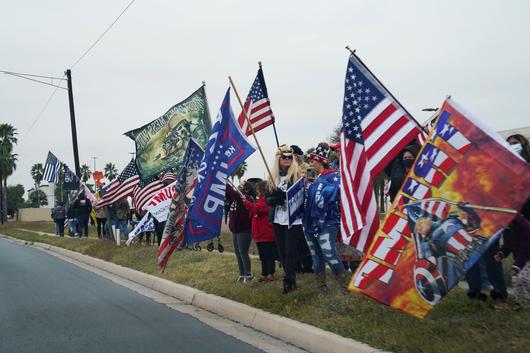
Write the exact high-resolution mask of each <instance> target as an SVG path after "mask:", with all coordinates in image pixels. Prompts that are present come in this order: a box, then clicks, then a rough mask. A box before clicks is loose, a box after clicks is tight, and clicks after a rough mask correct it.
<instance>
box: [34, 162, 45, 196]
mask: <svg viewBox="0 0 530 353" xmlns="http://www.w3.org/2000/svg"><path fill="white" fill-rule="evenodd" d="M43 176H44V167H43V166H42V163H36V164H34V165H33V167H31V177H32V178H33V181H34V182H35V190H37V189H38V188H39V186H40V183H41V182H42V178H43Z"/></svg>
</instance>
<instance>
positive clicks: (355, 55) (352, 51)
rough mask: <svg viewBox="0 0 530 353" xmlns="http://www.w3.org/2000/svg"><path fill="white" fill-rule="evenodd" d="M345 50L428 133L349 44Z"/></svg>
mask: <svg viewBox="0 0 530 353" xmlns="http://www.w3.org/2000/svg"><path fill="white" fill-rule="evenodd" d="M346 50H347V51H349V52H350V53H351V55H353V56H354V57H355V59H357V60H359V62H360V63H361V65H362V66H363V67H364V68H365V69H366V71H368V72H369V73H370V75H372V77H373V78H374V79H375V80H376V81H377V83H379V84H380V85H381V87H383V88H384V89H385V91H387V93H388V94H389V95H390V97H392V98H393V99H394V100H395V101H396V103H397V104H399V106H400V107H401V108H403V110H404V111H405V113H407V114H408V116H410V118H411V119H412V120H414V122H415V123H416V125H418V127H419V128H420V130H422V131H423V132H424V133H425V134H427V135H429V131H426V130H425V128H424V127H423V125H421V124H420V123H419V122H418V121H417V120H416V119H414V117H413V116H412V114H410V113H409V112H408V110H407V109H406V108H405V107H404V106H403V104H401V102H400V101H398V100H397V98H396V97H394V95H393V94H392V93H391V92H390V91H389V90H388V89H387V88H386V87H385V85H383V82H381V81H379V79H378V78H377V76H375V75H374V73H373V72H372V71H370V69H369V68H368V66H366V64H365V63H364V62H363V61H362V60H361V58H359V57H358V56H357V54H355V50H351V49H350V47H349V46H346Z"/></svg>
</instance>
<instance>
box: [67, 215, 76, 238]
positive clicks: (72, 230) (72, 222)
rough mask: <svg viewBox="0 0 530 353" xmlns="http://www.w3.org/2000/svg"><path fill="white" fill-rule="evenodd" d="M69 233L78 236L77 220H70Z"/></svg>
mask: <svg viewBox="0 0 530 353" xmlns="http://www.w3.org/2000/svg"><path fill="white" fill-rule="evenodd" d="M68 232H69V234H70V235H76V234H77V218H69V219H68Z"/></svg>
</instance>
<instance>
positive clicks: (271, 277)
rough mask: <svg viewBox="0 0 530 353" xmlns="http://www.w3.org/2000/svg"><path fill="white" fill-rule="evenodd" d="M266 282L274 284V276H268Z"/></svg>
mask: <svg viewBox="0 0 530 353" xmlns="http://www.w3.org/2000/svg"><path fill="white" fill-rule="evenodd" d="M267 281H269V282H276V277H274V275H268V276H267Z"/></svg>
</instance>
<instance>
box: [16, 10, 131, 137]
mask: <svg viewBox="0 0 530 353" xmlns="http://www.w3.org/2000/svg"><path fill="white" fill-rule="evenodd" d="M135 1H136V0H131V2H129V4H128V5H127V6H126V7H125V8H124V9H123V11H122V12H121V13H120V14H119V15H118V17H116V19H115V20H114V21H112V23H111V24H110V26H108V27H107V29H105V31H104V32H103V33H101V35H100V36H99V37H98V38H97V39H96V40H95V41H94V43H92V45H91V46H90V47H89V48H88V49H87V50H85V52H84V53H83V54H82V55H81V56H80V57H79V59H77V60H76V61H75V62H74V63H73V64H72V66H70V69H73V68H74V67H75V66H76V65H77V64H79V62H80V61H81V60H83V58H84V57H85V56H87V54H88V53H89V52H90V51H91V50H92V49H93V48H94V47H95V46H96V45H97V44H98V43H99V41H100V40H101V39H102V38H103V37H104V36H105V34H107V32H108V31H110V29H111V28H112V27H113V26H114V24H115V23H116V22H118V20H119V19H120V17H121V16H123V14H124V13H125V12H126V11H127V10H128V9H129V7H131V5H132V4H133V3H134V2H135ZM11 74H13V73H11ZM27 76H37V75H29V74H28V75H27ZM64 76H65V75H63V77H62V78H60V80H63V79H64ZM19 77H20V76H19ZM37 77H39V76H37ZM43 77H46V76H43ZM57 79H59V78H57ZM59 88H63V87H59V86H55V89H54V90H53V92H52V94H51V96H50V98H48V100H47V101H46V103H45V104H44V106H43V107H42V109H41V111H40V112H39V114H38V115H37V117H36V118H35V120H33V123H31V125H30V127H29V129H28V130H27V131H26V133H25V134H24V136H23V137H22V138H21V139H20V142H22V141H23V140H24V138H26V136H28V134H29V133H30V132H31V130H32V129H33V127H34V126H35V124H37V122H38V121H39V119H40V118H41V117H42V114H43V113H44V111H45V110H46V108H47V107H48V105H49V104H50V102H51V100H52V99H53V97H54V96H55V93H57V90H58V89H59Z"/></svg>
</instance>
